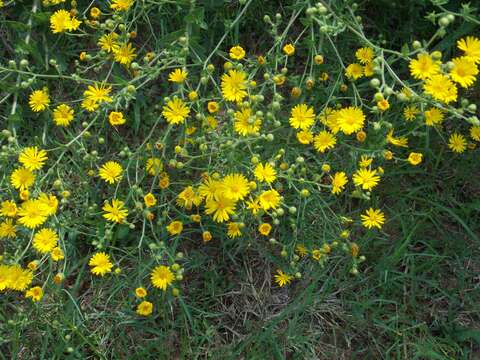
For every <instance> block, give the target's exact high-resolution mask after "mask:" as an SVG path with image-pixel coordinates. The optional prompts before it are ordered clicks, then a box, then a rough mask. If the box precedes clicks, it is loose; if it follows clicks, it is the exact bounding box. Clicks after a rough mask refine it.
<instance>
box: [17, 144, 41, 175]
mask: <svg viewBox="0 0 480 360" xmlns="http://www.w3.org/2000/svg"><path fill="white" fill-rule="evenodd" d="M47 159H48V157H47V152H46V151H45V150H42V149H40V150H38V147H36V146H33V147H28V148H25V149H24V150H23V151H22V152H21V153H20V155H19V156H18V161H19V162H20V163H21V164H22V165H23V166H24V167H25V168H26V169H28V170H39V169H41V168H42V167H43V165H44V163H45V161H47Z"/></svg>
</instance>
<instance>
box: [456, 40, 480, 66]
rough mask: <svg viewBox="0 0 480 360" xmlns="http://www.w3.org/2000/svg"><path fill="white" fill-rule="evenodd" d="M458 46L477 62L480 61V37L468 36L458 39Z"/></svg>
mask: <svg viewBox="0 0 480 360" xmlns="http://www.w3.org/2000/svg"><path fill="white" fill-rule="evenodd" d="M457 47H458V48H459V49H460V50H462V51H463V53H464V55H465V56H466V57H468V58H470V59H471V60H473V61H474V62H475V63H479V62H480V39H479V38H477V37H475V36H467V37H466V38H463V39H460V40H458V41H457Z"/></svg>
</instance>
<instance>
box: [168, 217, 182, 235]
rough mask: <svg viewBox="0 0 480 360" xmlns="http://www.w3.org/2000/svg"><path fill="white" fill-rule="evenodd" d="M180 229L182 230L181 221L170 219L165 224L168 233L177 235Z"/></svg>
mask: <svg viewBox="0 0 480 360" xmlns="http://www.w3.org/2000/svg"><path fill="white" fill-rule="evenodd" d="M182 230H183V223H182V222H181V221H178V220H176V221H172V222H171V223H170V224H168V226H167V231H168V233H169V234H170V235H178V234H180V233H181V232H182Z"/></svg>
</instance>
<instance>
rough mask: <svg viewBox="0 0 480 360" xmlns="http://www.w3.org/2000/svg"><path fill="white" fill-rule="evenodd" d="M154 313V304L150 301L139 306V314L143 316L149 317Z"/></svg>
mask: <svg viewBox="0 0 480 360" xmlns="http://www.w3.org/2000/svg"><path fill="white" fill-rule="evenodd" d="M152 311H153V304H152V303H151V302H150V301H142V302H141V303H140V304H138V306H137V314H138V315H142V316H148V315H150V314H151V313H152Z"/></svg>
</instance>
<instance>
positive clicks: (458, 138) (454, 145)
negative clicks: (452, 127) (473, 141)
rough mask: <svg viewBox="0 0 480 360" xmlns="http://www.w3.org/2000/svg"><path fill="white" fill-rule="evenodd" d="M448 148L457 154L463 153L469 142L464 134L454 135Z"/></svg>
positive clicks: (449, 140)
mask: <svg viewBox="0 0 480 360" xmlns="http://www.w3.org/2000/svg"><path fill="white" fill-rule="evenodd" d="M448 147H449V148H450V149H451V150H452V151H454V152H457V153H462V152H464V151H465V149H466V148H467V140H465V137H464V136H463V135H462V134H457V133H453V134H452V135H451V136H450V138H449V139H448Z"/></svg>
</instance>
